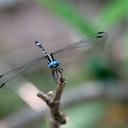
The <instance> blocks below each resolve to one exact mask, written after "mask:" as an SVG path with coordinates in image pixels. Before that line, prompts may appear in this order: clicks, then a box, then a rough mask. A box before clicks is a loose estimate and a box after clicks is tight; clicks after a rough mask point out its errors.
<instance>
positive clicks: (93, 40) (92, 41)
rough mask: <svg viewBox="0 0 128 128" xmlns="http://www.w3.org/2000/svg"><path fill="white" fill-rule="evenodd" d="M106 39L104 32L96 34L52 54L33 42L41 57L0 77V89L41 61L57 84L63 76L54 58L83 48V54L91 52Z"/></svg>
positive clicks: (38, 43) (36, 42)
mask: <svg viewBox="0 0 128 128" xmlns="http://www.w3.org/2000/svg"><path fill="white" fill-rule="evenodd" d="M106 38H107V33H106V32H97V33H95V34H92V35H90V36H89V37H88V38H87V39H83V40H80V41H78V42H76V43H72V44H69V45H67V46H65V47H64V48H61V49H58V50H56V51H54V52H52V53H48V52H47V51H46V50H45V49H44V47H43V45H42V44H41V43H40V42H39V41H35V45H36V46H37V47H38V48H39V49H41V51H42V53H43V55H42V56H41V57H38V58H37V59H35V60H33V61H31V62H28V63H26V64H24V65H23V66H21V67H18V68H15V69H13V70H10V71H8V72H6V73H4V74H2V75H0V79H4V82H3V83H2V84H1V85H0V88H3V87H4V86H5V85H6V84H7V83H8V82H10V81H11V80H13V79H15V78H16V77H17V76H18V75H20V74H22V73H23V72H24V71H26V70H27V69H29V68H30V67H32V66H34V65H36V64H38V63H39V62H42V61H47V64H48V68H49V69H50V70H51V74H52V77H53V79H54V80H55V82H58V80H59V78H60V77H62V76H63V69H62V68H60V62H59V61H58V60H57V59H56V58H55V57H54V56H56V55H58V54H60V53H62V54H63V53H64V52H67V51H71V50H73V49H78V48H85V52H91V51H93V50H94V49H95V48H96V47H98V46H99V45H100V46H102V45H104V41H105V40H106ZM100 42H101V43H100ZM15 72H16V73H15ZM11 73H14V75H13V76H11V77H9V78H8V77H7V76H9V74H11Z"/></svg>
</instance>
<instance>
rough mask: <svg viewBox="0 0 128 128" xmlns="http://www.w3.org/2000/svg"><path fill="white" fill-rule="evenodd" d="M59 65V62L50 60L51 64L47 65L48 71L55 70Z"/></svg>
mask: <svg viewBox="0 0 128 128" xmlns="http://www.w3.org/2000/svg"><path fill="white" fill-rule="evenodd" d="M59 65H60V62H59V61H58V60H52V61H51V62H49V63H48V67H49V68H50V69H56V68H58V67H59Z"/></svg>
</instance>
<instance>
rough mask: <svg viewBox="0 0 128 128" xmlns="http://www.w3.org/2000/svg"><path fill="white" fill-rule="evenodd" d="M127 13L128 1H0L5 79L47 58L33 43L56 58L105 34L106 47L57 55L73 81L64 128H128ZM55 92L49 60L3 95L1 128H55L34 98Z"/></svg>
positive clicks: (12, 83)
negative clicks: (72, 45) (65, 49)
mask: <svg viewBox="0 0 128 128" xmlns="http://www.w3.org/2000/svg"><path fill="white" fill-rule="evenodd" d="M127 10H128V1H127V0H113V1H111V0H54V1H53V0H27V1H25V0H0V74H2V73H4V72H7V71H9V70H11V69H14V68H16V67H19V66H22V65H24V64H25V63H27V62H29V61H32V60H34V59H36V58H38V57H39V56H41V51H40V50H39V49H38V48H37V47H35V45H34V41H35V40H38V41H41V42H43V44H44V47H45V48H46V49H47V50H48V51H49V52H53V51H55V50H57V49H59V48H62V47H64V46H65V45H68V44H70V43H73V42H75V41H78V40H80V39H81V38H86V37H88V36H89V35H90V34H92V33H95V32H97V31H106V32H107V33H108V37H107V40H106V41H104V42H103V43H105V48H104V49H101V50H99V51H97V52H95V53H93V52H92V53H91V54H87V55H86V54H85V55H84V56H78V55H77V52H76V53H72V51H71V53H70V54H69V53H68V54H67V55H66V54H64V55H63V54H62V55H60V56H58V59H59V60H60V61H61V64H62V65H61V66H62V67H63V69H64V77H65V78H66V81H67V82H66V87H65V91H64V94H63V98H62V108H63V110H64V111H65V113H66V115H67V117H68V122H67V124H66V125H63V126H62V128H72V127H73V128H78V127H80V128H128V85H127V84H128V52H127V50H128V45H127V41H128V15H127ZM7 77H8V76H7ZM2 81H3V80H1V81H0V82H1V83H2ZM55 87H56V85H55V82H54V81H53V79H52V77H51V74H50V71H49V69H48V68H47V63H46V62H40V63H39V64H37V65H35V66H33V67H32V68H30V69H29V70H27V71H25V73H24V74H22V75H20V76H19V77H17V78H16V79H14V80H13V81H10V82H9V83H8V84H7V86H5V87H3V88H2V89H1V90H0V128H35V127H36V128H48V127H50V126H49V121H48V109H47V106H46V105H45V103H43V102H42V101H41V100H40V99H39V98H38V97H37V96H36V94H37V92H38V90H42V91H44V92H48V91H49V90H52V89H55Z"/></svg>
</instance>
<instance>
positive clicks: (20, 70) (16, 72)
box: [0, 56, 47, 88]
mask: <svg viewBox="0 0 128 128" xmlns="http://www.w3.org/2000/svg"><path fill="white" fill-rule="evenodd" d="M46 58H47V56H45V57H44V56H41V57H39V58H37V59H35V60H33V61H30V62H28V63H26V64H24V65H23V66H21V67H18V68H15V69H13V70H10V71H8V72H6V73H4V74H2V75H0V80H2V81H3V82H2V83H1V85H0V88H2V87H3V86H4V85H6V84H7V83H8V82H9V81H11V80H13V79H14V78H16V77H17V76H19V75H20V74H21V73H23V72H24V71H26V70H27V69H29V68H30V67H32V66H34V65H36V64H37V63H39V62H42V61H43V60H44V59H46ZM11 74H14V75H11ZM9 76H11V77H9ZM3 79H4V80H3Z"/></svg>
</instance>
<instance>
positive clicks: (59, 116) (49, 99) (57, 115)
mask: <svg viewBox="0 0 128 128" xmlns="http://www.w3.org/2000/svg"><path fill="white" fill-rule="evenodd" d="M64 87H65V79H64V78H60V82H59V84H58V85H57V87H56V90H55V92H53V91H50V92H49V93H48V94H45V93H43V92H39V93H38V94H37V96H38V97H40V98H41V99H42V100H43V101H45V102H46V104H47V105H48V107H49V109H50V111H51V116H52V122H51V125H52V127H53V128H59V126H60V125H62V124H65V123H66V117H65V114H64V113H63V112H61V111H60V100H61V96H62V93H63V89H64Z"/></svg>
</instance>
